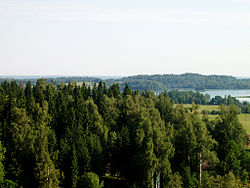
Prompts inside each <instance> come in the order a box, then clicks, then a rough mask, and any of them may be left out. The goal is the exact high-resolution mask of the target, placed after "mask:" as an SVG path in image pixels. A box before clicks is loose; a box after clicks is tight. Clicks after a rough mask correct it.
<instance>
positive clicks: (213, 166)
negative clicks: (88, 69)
mask: <svg viewBox="0 0 250 188" xmlns="http://www.w3.org/2000/svg"><path fill="white" fill-rule="evenodd" d="M197 108H198V107H197V106H196V105H192V107H191V108H189V109H186V108H184V107H183V105H178V104H177V105H174V102H173V100H171V99H170V98H169V96H168V94H167V93H162V94H159V95H155V94H154V92H152V91H144V92H142V93H141V92H139V91H133V90H131V88H130V87H129V86H128V85H125V87H124V88H123V91H122V92H121V91H120V86H119V84H112V85H111V86H109V87H106V84H105V83H103V82H101V81H100V82H99V84H98V85H97V84H94V85H93V86H87V85H86V84H85V83H83V84H82V85H80V86H79V85H77V84H76V83H69V84H64V83H59V84H56V85H55V84H54V83H53V82H50V83H49V82H47V81H46V80H45V79H38V80H37V82H36V84H34V85H32V84H31V82H27V84H26V85H25V86H22V85H19V84H18V83H17V82H16V81H15V80H14V81H11V82H7V81H4V82H2V83H1V85H0V185H1V187H86V188H88V187H91V188H97V187H99V188H100V187H139V188H141V187H143V188H144V187H145V188H147V187H148V188H151V187H238V186H245V187H247V186H249V173H250V152H249V150H248V149H247V144H248V141H249V140H248V136H247V134H246V131H245V129H244V128H243V127H242V125H241V124H240V123H239V120H238V115H237V114H238V111H237V108H236V107H235V106H229V107H226V106H221V110H220V115H219V117H218V119H216V120H214V121H210V120H209V119H208V117H207V115H206V114H205V115H204V116H203V117H201V116H200V114H199V113H198V111H197Z"/></svg>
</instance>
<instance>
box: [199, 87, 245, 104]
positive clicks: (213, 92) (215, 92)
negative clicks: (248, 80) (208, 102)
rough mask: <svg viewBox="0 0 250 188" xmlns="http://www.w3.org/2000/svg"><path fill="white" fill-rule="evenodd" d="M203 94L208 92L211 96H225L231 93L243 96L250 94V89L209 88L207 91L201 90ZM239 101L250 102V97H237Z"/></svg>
mask: <svg viewBox="0 0 250 188" xmlns="http://www.w3.org/2000/svg"><path fill="white" fill-rule="evenodd" d="M200 93H202V94H208V95H210V97H211V98H213V97H215V96H221V97H223V98H224V97H225V96H228V95H231V96H232V97H236V98H237V97H241V96H250V90H220V89H218V90H217V89H216V90H207V91H203V92H200ZM237 99H238V100H239V101H241V102H242V101H248V102H250V98H237Z"/></svg>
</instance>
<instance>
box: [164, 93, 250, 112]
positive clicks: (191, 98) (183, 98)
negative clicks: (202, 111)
mask: <svg viewBox="0 0 250 188" xmlns="http://www.w3.org/2000/svg"><path fill="white" fill-rule="evenodd" d="M168 96H169V97H170V99H172V100H173V101H174V102H175V103H177V104H192V103H193V102H194V103H195V104H200V105H226V106H230V105H234V106H236V107H237V108H238V111H239V113H240V112H241V113H250V103H249V102H247V101H244V102H240V101H239V100H237V99H236V98H235V97H231V96H230V95H228V96H225V97H221V96H215V97H213V98H212V99H210V95H208V94H205V95H204V94H202V93H200V92H198V91H180V90H172V91H169V92H168Z"/></svg>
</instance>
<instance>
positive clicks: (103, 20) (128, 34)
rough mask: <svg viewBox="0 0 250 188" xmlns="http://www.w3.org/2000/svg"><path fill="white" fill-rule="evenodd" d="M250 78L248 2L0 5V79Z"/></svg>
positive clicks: (82, 0)
mask: <svg viewBox="0 0 250 188" xmlns="http://www.w3.org/2000/svg"><path fill="white" fill-rule="evenodd" d="M186 72H192V73H200V74H206V75H209V74H219V75H233V76H247V77H250V0H209V1H208V0H188V1H187V0H154V1H153V0H105V1H104V0H68V1H66V0H42V1H41V0H39V1H38V0H0V75H71V76H101V75H102V76H128V75H137V74H181V73H186Z"/></svg>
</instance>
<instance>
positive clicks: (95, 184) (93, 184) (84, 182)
mask: <svg viewBox="0 0 250 188" xmlns="http://www.w3.org/2000/svg"><path fill="white" fill-rule="evenodd" d="M103 186H104V184H103V182H100V180H99V177H98V175H96V174H95V173H93V172H87V173H85V174H84V175H82V176H81V177H80V180H79V182H78V184H77V187H85V188H103Z"/></svg>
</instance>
